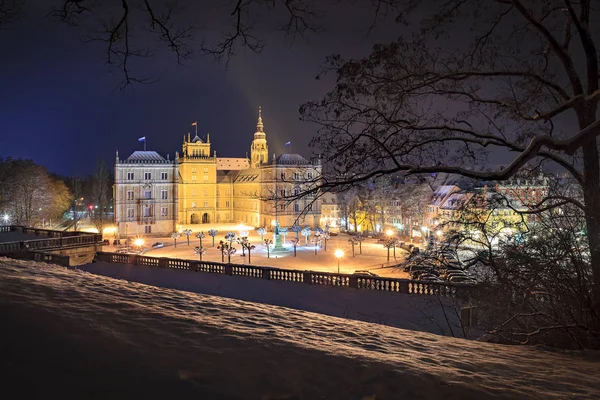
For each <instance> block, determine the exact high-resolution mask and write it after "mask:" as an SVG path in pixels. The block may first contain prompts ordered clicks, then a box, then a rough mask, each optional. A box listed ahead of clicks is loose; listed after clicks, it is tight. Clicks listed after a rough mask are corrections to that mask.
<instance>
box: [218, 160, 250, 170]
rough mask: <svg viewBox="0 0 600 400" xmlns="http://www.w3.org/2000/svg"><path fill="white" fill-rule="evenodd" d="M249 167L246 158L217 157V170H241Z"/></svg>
mask: <svg viewBox="0 0 600 400" xmlns="http://www.w3.org/2000/svg"><path fill="white" fill-rule="evenodd" d="M247 168H250V162H249V161H248V159H247V158H217V170H220V169H225V170H242V169H247Z"/></svg>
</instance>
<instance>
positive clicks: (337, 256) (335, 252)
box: [333, 249, 344, 274]
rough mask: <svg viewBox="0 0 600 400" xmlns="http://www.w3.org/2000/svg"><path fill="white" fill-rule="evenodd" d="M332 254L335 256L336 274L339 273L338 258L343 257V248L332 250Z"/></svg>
mask: <svg viewBox="0 0 600 400" xmlns="http://www.w3.org/2000/svg"><path fill="white" fill-rule="evenodd" d="M333 255H334V256H335V258H337V264H338V274H339V273H340V258H342V257H344V250H342V249H337V250H336V251H334V252H333Z"/></svg>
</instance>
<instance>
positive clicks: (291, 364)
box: [0, 259, 600, 399]
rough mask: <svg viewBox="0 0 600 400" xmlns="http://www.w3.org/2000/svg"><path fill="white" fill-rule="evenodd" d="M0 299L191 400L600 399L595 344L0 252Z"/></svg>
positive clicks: (599, 361)
mask: <svg viewBox="0 0 600 400" xmlns="http://www.w3.org/2000/svg"><path fill="white" fill-rule="evenodd" d="M0 307H1V308H2V309H8V308H10V307H15V308H19V309H25V310H27V311H26V313H24V314H20V315H21V317H22V318H25V317H27V316H29V317H30V318H36V316H38V315H41V314H40V313H42V312H43V313H44V315H46V316H48V315H50V316H51V318H48V321H54V322H53V323H55V324H58V325H59V326H60V327H61V329H62V330H63V332H64V334H65V335H70V336H69V337H70V338H71V340H73V343H74V345H75V344H78V343H79V344H80V343H88V344H89V343H93V345H94V346H101V347H102V348H103V349H104V348H106V349H110V348H118V349H120V351H122V352H130V353H131V354H132V356H131V357H134V355H135V356H136V357H139V359H140V360H143V362H144V365H147V366H151V367H152V368H154V370H155V371H156V373H161V374H164V376H177V379H179V380H180V381H181V382H182V383H190V382H191V383H193V384H194V385H193V386H191V388H192V389H190V390H197V393H198V394H199V396H200V397H198V398H232V399H233V398H239V399H305V398H306V399H312V398H327V399H338V398H339V399H396V398H414V399H420V398H447V399H454V398H456V399H482V398H544V399H550V398H596V399H597V398H600V379H597V378H598V371H599V370H600V355H599V354H598V353H594V352H588V353H576V352H554V351H552V352H551V351H545V350H541V349H536V348H525V347H510V346H503V345H496V344H489V343H480V342H473V341H467V340H460V339H451V338H445V337H441V336H437V335H433V334H429V333H423V332H413V331H409V330H403V329H397V328H391V327H386V326H382V325H376V324H369V323H365V322H359V321H350V320H345V319H341V318H335V317H328V316H323V315H320V314H314V313H310V312H305V311H296V310H291V309H287V308H283V307H276V306H267V305H261V304H256V303H250V302H245V301H240V300H232V299H226V298H220V297H214V296H208V295H199V294H193V293H188V292H181V291H177V290H172V289H163V288H157V287H152V286H146V285H143V284H139V283H130V282H126V281H121V280H115V279H111V278H107V277H102V276H96V275H92V274H88V273H85V272H81V271H69V270H66V269H64V268H61V267H56V266H51V265H47V264H42V263H33V262H24V261H15V260H7V259H0ZM38 322H39V321H38ZM84 329H85V335H83V333H82V332H83V331H82V330H84ZM92 336H93V338H94V341H93V342H92V341H91V340H92ZM98 343H101V344H98ZM89 346H92V344H89ZM106 357H109V355H108V354H107V356H106ZM56 362H60V360H57V361H56ZM118 367H119V365H115V368H118ZM148 368H150V367H148ZM50 372H52V371H50ZM57 373H58V372H57ZM71 373H73V374H76V371H75V372H73V371H71ZM161 376H163V375H161ZM74 379H75V380H76V376H74ZM131 384H132V385H135V384H136V381H132V382H131ZM202 394H204V396H205V397H202ZM113 397H114V396H113Z"/></svg>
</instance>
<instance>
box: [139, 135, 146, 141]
mask: <svg viewBox="0 0 600 400" xmlns="http://www.w3.org/2000/svg"><path fill="white" fill-rule="evenodd" d="M145 141H146V136H144V137H141V138H139V139H138V142H145Z"/></svg>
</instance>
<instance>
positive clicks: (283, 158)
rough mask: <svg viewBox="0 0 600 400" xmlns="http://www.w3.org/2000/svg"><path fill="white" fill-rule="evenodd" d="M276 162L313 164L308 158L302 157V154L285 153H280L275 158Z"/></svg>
mask: <svg viewBox="0 0 600 400" xmlns="http://www.w3.org/2000/svg"><path fill="white" fill-rule="evenodd" d="M275 163H276V164H284V165H308V164H311V162H310V161H308V160H307V159H306V158H304V157H302V156H301V155H300V154H289V153H284V154H281V155H279V157H277V158H276V159H275Z"/></svg>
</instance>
